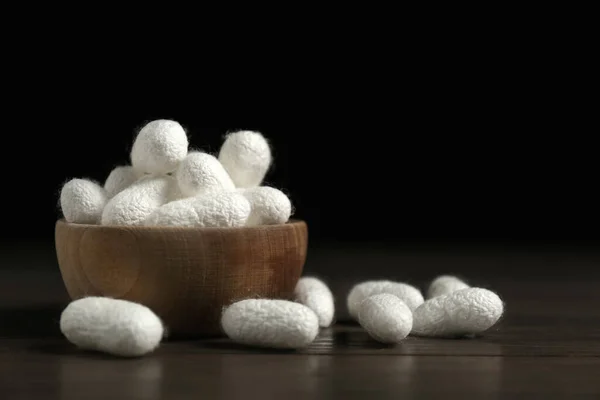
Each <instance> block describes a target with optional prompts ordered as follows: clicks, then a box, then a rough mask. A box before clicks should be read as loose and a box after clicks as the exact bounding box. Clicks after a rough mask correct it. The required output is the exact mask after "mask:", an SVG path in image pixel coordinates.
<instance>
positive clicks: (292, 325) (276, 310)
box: [221, 299, 319, 349]
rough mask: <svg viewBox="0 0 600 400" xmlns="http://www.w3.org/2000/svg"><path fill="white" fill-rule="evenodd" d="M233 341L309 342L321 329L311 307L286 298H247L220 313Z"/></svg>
mask: <svg viewBox="0 0 600 400" xmlns="http://www.w3.org/2000/svg"><path fill="white" fill-rule="evenodd" d="M221 326H222V328H223V331H224V332H225V334H226V335H227V336H228V337H229V338H230V339H231V340H233V341H234V342H237V343H240V344H244V345H248V346H257V347H270V348H275V349H297V348H302V347H306V346H308V345H309V344H310V343H312V342H313V341H314V340H315V338H316V337H317V334H318V333H319V319H318V317H317V315H316V314H315V313H314V312H313V311H312V310H311V309H310V308H308V307H306V306H304V305H302V304H299V303H296V302H292V301H287V300H268V299H247V300H242V301H239V302H237V303H234V304H232V305H231V306H229V307H227V308H226V309H225V311H224V312H223V314H222V316H221Z"/></svg>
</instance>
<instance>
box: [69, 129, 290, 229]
mask: <svg viewBox="0 0 600 400" xmlns="http://www.w3.org/2000/svg"><path fill="white" fill-rule="evenodd" d="M271 159H272V156H271V149H270V146H269V143H268V141H267V140H266V139H265V137H264V136H263V135H262V134H261V133H259V132H254V131H236V132H231V133H229V134H227V136H226V138H225V140H224V142H223V143H222V145H221V148H220V151H219V153H218V154H217V155H216V156H215V155H212V154H209V153H207V152H202V151H194V150H190V149H189V141H188V135H187V133H186V131H185V130H184V129H183V127H182V126H181V125H180V124H179V123H178V122H176V121H172V120H165V119H163V120H155V121H152V122H149V123H148V124H146V125H145V126H144V127H143V128H142V129H141V130H140V131H139V132H138V134H137V136H136V138H135V141H134V143H133V146H132V148H131V153H130V160H131V165H122V166H118V167H116V168H114V169H113V170H112V171H111V172H110V173H109V174H108V177H107V178H106V181H105V182H104V184H103V185H100V184H98V183H96V182H94V181H92V180H89V179H72V180H70V181H68V182H67V183H66V184H64V186H63V187H62V190H61V194H60V206H61V210H62V213H63V216H64V218H65V220H66V221H67V222H70V223H79V224H100V225H129V226H179V227H242V226H257V225H274V224H283V223H286V222H287V221H288V220H289V218H290V216H291V214H292V204H291V202H290V199H289V198H288V197H287V196H286V195H285V194H284V193H283V192H282V191H280V190H279V189H276V188H272V187H269V186H261V184H262V182H263V179H264V177H265V175H266V173H267V171H268V170H269V167H270V165H271Z"/></svg>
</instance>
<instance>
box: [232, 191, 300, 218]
mask: <svg viewBox="0 0 600 400" xmlns="http://www.w3.org/2000/svg"><path fill="white" fill-rule="evenodd" d="M240 192H241V193H242V194H243V195H244V196H245V197H246V198H247V199H248V201H249V202H250V205H251V206H252V212H251V213H250V217H249V218H248V222H247V223H246V225H247V226H258V225H277V224H285V223H286V222H287V221H288V220H289V219H290V215H291V214H292V203H291V201H290V199H289V198H288V197H287V196H286V195H285V194H283V192H282V191H281V190H278V189H275V188H272V187H269V186H257V187H253V188H249V189H241V190H240Z"/></svg>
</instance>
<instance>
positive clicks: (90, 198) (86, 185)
mask: <svg viewBox="0 0 600 400" xmlns="http://www.w3.org/2000/svg"><path fill="white" fill-rule="evenodd" d="M107 200H108V199H107V196H106V191H105V190H104V188H103V187H101V186H100V185H98V184H97V183H95V182H92V181H90V180H87V179H71V180H70V181H69V182H67V183H65V184H64V186H63V187H62V189H61V192H60V207H61V210H62V213H63V216H64V217H65V220H66V221H67V222H72V223H78V224H98V223H100V219H101V217H102V210H103V209H104V207H105V205H106V202H107Z"/></svg>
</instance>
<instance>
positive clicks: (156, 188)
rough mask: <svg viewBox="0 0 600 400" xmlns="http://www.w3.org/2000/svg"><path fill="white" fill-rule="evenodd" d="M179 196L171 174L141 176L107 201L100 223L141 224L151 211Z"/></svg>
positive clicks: (175, 182)
mask: <svg viewBox="0 0 600 400" xmlns="http://www.w3.org/2000/svg"><path fill="white" fill-rule="evenodd" d="M178 196H180V193H179V189H178V186H177V181H176V180H175V178H173V177H171V176H163V177H154V176H147V177H144V178H141V179H140V180H139V181H137V182H135V183H134V184H133V185H131V186H129V187H128V188H127V189H125V190H123V191H122V192H120V193H118V194H117V195H116V196H115V197H113V198H112V199H110V200H109V201H108V204H106V206H105V207H104V212H103V213H102V225H143V224H144V221H145V220H146V218H148V216H149V215H150V214H152V212H153V211H155V210H156V209H158V208H159V207H160V206H162V205H163V204H165V203H168V202H169V201H171V200H172V199H174V198H177V197H178Z"/></svg>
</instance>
